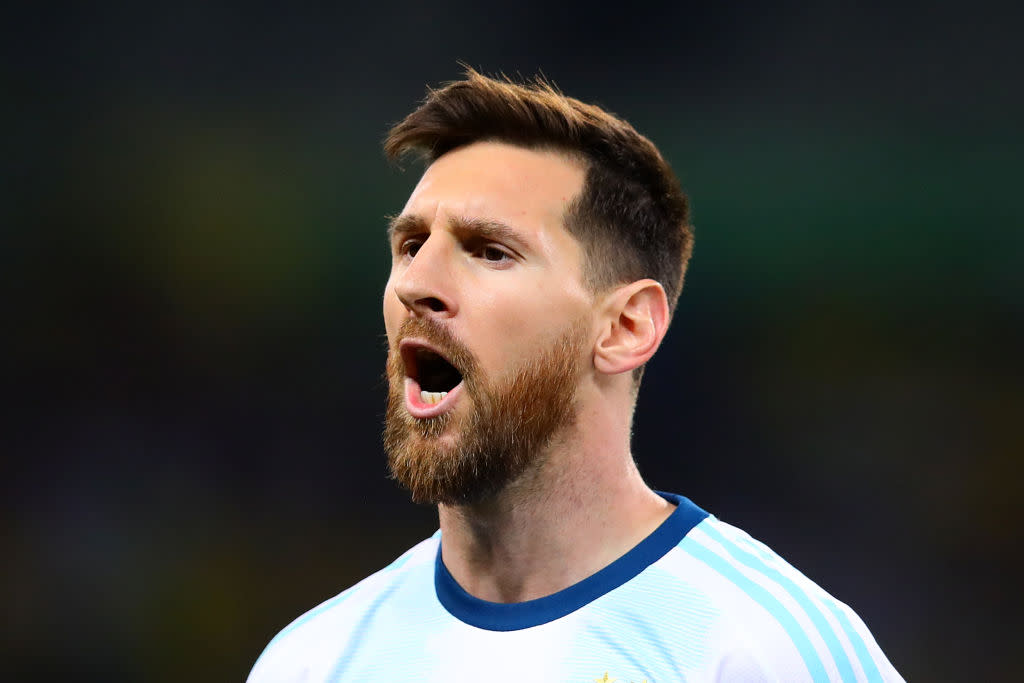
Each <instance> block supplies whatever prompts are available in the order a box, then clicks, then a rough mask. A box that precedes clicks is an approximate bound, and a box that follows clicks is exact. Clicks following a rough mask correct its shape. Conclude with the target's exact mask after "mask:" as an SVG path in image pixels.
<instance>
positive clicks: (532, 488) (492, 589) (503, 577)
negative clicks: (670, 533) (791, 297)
mask: <svg viewBox="0 0 1024 683" xmlns="http://www.w3.org/2000/svg"><path fill="white" fill-rule="evenodd" d="M592 417H593V416H592ZM586 422H587V423H588V425H590V426H593V425H595V424H596V425H600V424H602V423H601V422H600V421H594V420H587V421H586ZM603 424H605V425H608V424H609V423H608V422H605V423H603ZM607 431H608V430H607V429H605V430H601V429H588V430H582V429H580V428H579V427H575V428H572V429H571V432H572V433H571V434H569V435H566V436H565V438H562V439H559V440H558V441H557V445H556V446H554V447H552V448H551V449H550V450H549V452H548V453H546V454H545V457H544V458H543V459H542V460H541V462H542V464H541V465H539V466H538V467H537V468H536V469H535V470H533V471H531V472H528V473H527V474H526V475H524V476H523V477H521V478H520V479H519V480H517V481H515V482H514V483H513V484H511V485H510V486H508V487H507V488H506V489H505V490H504V491H502V492H501V493H500V494H499V495H497V496H495V497H493V498H491V499H488V500H486V501H484V502H481V503H477V504H472V505H461V506H445V505H442V506H440V509H439V513H440V521H441V531H442V536H441V544H442V556H443V558H444V563H445V566H446V567H447V569H448V571H449V572H450V573H451V574H452V576H453V577H454V579H455V580H456V581H457V582H458V583H459V585H461V586H462V587H463V588H464V589H465V590H466V591H467V592H468V593H469V594H470V595H473V596H474V597H477V598H480V599H482V600H488V601H491V602H522V601H525V600H533V599H536V598H540V597H544V596H546V595H551V594H552V593H556V592H558V591H560V590H562V589H564V588H567V587H569V586H571V585H573V584H574V583H576V582H578V581H581V580H582V579H585V578H586V577H588V576H590V575H591V574H593V573H595V572H597V571H599V570H600V569H602V568H603V567H605V566H607V565H609V564H610V563H612V562H613V561H615V560H616V559H618V558H619V557H621V556H622V555H623V554H625V553H626V552H627V551H628V550H629V549H631V548H632V547H633V546H635V545H636V544H637V543H639V542H640V541H642V540H643V539H644V538H645V537H646V536H647V535H648V534H650V533H651V532H652V531H654V530H655V529H656V528H657V527H658V525H659V524H661V523H662V522H663V521H664V520H665V519H666V518H667V517H668V516H669V515H670V514H671V512H672V510H673V509H674V508H673V506H672V505H671V504H670V503H668V502H667V501H666V500H664V499H663V498H661V496H659V495H657V494H656V493H654V492H653V491H652V490H651V489H650V488H648V487H647V485H646V484H644V482H643V480H642V479H641V477H640V473H639V472H638V471H637V469H636V466H635V464H634V463H633V459H632V457H631V455H630V452H629V430H628V424H626V425H625V429H624V430H616V431H622V432H623V433H622V434H620V435H619V438H614V437H613V435H611V434H608V433H607Z"/></svg>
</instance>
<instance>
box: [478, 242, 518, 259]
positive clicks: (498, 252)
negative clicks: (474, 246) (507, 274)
mask: <svg viewBox="0 0 1024 683" xmlns="http://www.w3.org/2000/svg"><path fill="white" fill-rule="evenodd" d="M478 253H479V255H480V258H482V259H483V260H485V261H489V262H491V263H504V262H506V261H511V260H512V255H511V254H509V253H508V252H507V251H505V250H504V249H502V248H501V247H498V246H496V245H493V244H488V245H486V246H484V247H481V248H480V251H479V252H478Z"/></svg>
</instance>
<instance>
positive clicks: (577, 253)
mask: <svg viewBox="0 0 1024 683" xmlns="http://www.w3.org/2000/svg"><path fill="white" fill-rule="evenodd" d="M582 186H583V170H582V168H581V167H580V166H579V165H578V164H576V163H574V162H571V161H569V160H567V159H566V158H565V157H563V156H561V155H559V154H556V153H553V152H546V151H531V150H526V149H522V148H519V147H514V146H510V145H506V144H502V143H490V142H487V143H476V144H473V145H469V146H467V147H463V148H459V149H457V150H454V151H452V152H449V153H448V154H445V155H444V156H442V157H441V158H440V159H438V160H437V161H435V162H434V163H433V164H432V165H431V166H430V167H429V168H428V169H427V171H426V172H425V173H424V175H423V177H422V179H421V180H420V183H419V185H417V187H416V189H415V190H414V191H413V193H412V195H411V196H410V198H409V201H408V202H407V204H406V206H405V208H404V209H403V211H402V213H401V215H400V216H399V217H398V218H397V219H395V221H394V222H393V225H392V235H391V237H392V239H391V249H392V269H391V277H390V278H389V280H388V284H387V287H386V289H385V292H384V321H385V327H386V328H387V334H388V341H389V353H388V380H389V385H390V386H389V389H390V390H389V397H388V412H387V424H386V428H385V434H384V440H385V446H386V448H387V450H388V458H389V464H390V466H391V469H392V473H393V475H394V476H395V478H396V479H398V480H399V482H400V483H402V484H403V485H405V486H406V487H407V488H409V489H410V490H411V491H412V494H413V499H414V500H417V501H419V502H431V503H447V504H457V503H467V502H473V501H477V500H481V499H483V498H486V497H487V496H489V495H492V494H494V493H496V492H498V491H500V490H501V489H503V488H504V487H505V486H506V485H507V484H508V483H510V482H511V481H513V480H515V479H516V478H517V477H519V475H521V474H522V473H523V472H525V471H527V470H529V469H530V468H531V467H535V466H537V465H538V464H539V461H538V457H539V456H540V454H541V453H542V452H543V450H544V449H545V447H546V446H547V445H548V444H549V443H550V441H551V439H552V438H553V437H555V436H556V435H557V434H558V433H559V432H560V430H562V429H563V428H565V427H566V426H567V425H569V424H570V423H571V422H572V420H573V418H574V416H575V405H574V399H575V397H576V389H577V387H578V385H579V382H580V379H581V376H582V375H581V373H582V372H584V371H585V370H586V369H587V368H588V367H590V365H589V363H590V362H591V353H590V352H591V349H590V341H591V338H590V336H591V325H592V313H593V303H594V302H593V296H592V294H591V293H590V292H589V291H588V290H587V289H586V287H585V285H584V284H583V277H582V270H581V269H582V266H583V252H582V249H581V248H580V246H579V244H578V243H577V242H576V240H575V239H574V238H573V237H572V236H570V235H569V234H568V232H566V231H565V229H564V227H563V216H564V213H565V209H566V206H567V205H568V204H569V202H571V201H572V200H573V198H574V197H576V195H577V194H578V193H579V191H580V189H581V188H582Z"/></svg>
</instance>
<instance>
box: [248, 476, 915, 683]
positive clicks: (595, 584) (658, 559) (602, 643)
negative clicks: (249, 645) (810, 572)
mask: <svg viewBox="0 0 1024 683" xmlns="http://www.w3.org/2000/svg"><path fill="white" fill-rule="evenodd" d="M661 495H662V496H664V497H665V498H666V499H668V500H669V501H670V502H672V503H675V504H676V506H677V507H676V510H675V511H674V512H673V513H672V514H671V515H670V516H669V518H668V519H667V520H665V522H663V523H662V524H661V525H660V526H659V527H658V528H657V529H656V530H655V531H654V532H653V533H651V534H650V535H649V536H648V537H647V538H645V539H644V540H643V541H641V542H640V543H639V544H638V545H637V546H636V547H634V548H633V549H632V550H630V551H629V552H627V553H626V554H625V555H623V556H622V557H620V558H619V559H618V560H616V561H615V562H613V563H612V564H610V565H608V566H607V567H605V568H604V569H602V570H601V571H599V572H597V573H596V574H594V575H592V576H590V577H588V578H586V579H584V580H582V581H580V582H579V583H576V584H574V585H572V586H570V587H568V588H566V589H565V590H562V591H559V592H558V593H555V594H553V595H549V596H547V597H544V598H540V599H537V600H530V601H527V602H520V603H509V604H504V603H494V602H487V601H484V600H480V599H478V598H475V597H473V596H472V595H470V594H469V593H467V592H466V591H464V590H463V589H462V588H461V587H460V586H459V584H458V583H456V581H455V580H454V579H453V578H452V576H451V574H450V573H449V572H448V570H447V569H446V568H445V565H444V562H443V560H442V558H441V545H440V541H441V532H440V531H438V532H437V533H435V534H434V535H433V536H432V537H431V538H429V539H427V540H425V541H423V542H422V543H420V544H419V545H417V546H415V547H414V548H412V549H411V550H409V551H408V552H406V553H405V554H404V555H402V556H401V557H399V558H398V559H397V560H395V562H393V563H392V564H391V565H390V566H388V567H386V568H385V569H383V570H381V571H379V572H377V573H376V574H374V575H372V576H370V577H368V578H367V579H365V580H363V581H362V582H360V583H358V584H356V585H355V586H353V587H352V588H349V589H348V590H346V591H345V592H343V593H341V594H340V595H338V596H337V597H335V598H333V599H331V600H328V601H327V602H325V603H323V604H322V605H320V606H319V607H316V608H314V609H313V610H311V611H309V612H308V613H306V614H305V615H303V616H302V617H299V618H298V619H297V620H296V621H295V622H293V623H292V624H291V625H290V626H288V627H287V628H285V629H284V630H283V631H281V633H280V634H278V635H277V637H276V638H274V639H273V640H272V641H271V642H270V644H269V645H268V646H267V648H266V650H264V652H263V654H262V655H261V656H260V658H259V660H257V662H256V664H255V666H254V667H253V669H252V672H251V673H250V675H249V683H284V682H292V681H295V682H297V681H303V682H305V683H312V682H314V681H316V682H318V681H332V682H334V681H337V682H339V683H348V682H350V681H367V682H369V681H416V682H423V683H428V682H430V683H434V682H436V683H441V682H443V683H470V682H472V683H524V682H526V681H552V682H559V683H563V682H564V683H591V682H592V681H595V682H597V683H611V682H612V681H618V682H619V683H627V682H629V683H642V682H643V681H646V683H670V682H677V681H745V682H746V681H785V682H786V683H790V682H794V683H795V682H800V681H815V682H817V681H849V682H853V681H862V682H863V681H870V682H875V681H902V680H903V679H902V678H901V677H900V675H899V674H898V673H897V672H896V671H895V669H894V668H893V667H892V665H891V664H890V663H889V661H888V660H887V659H886V657H885V655H884V654H883V653H882V651H881V650H880V649H879V647H878V645H877V644H876V643H875V640H874V638H872V637H871V634H870V633H869V632H868V629H867V628H866V627H865V626H864V623H863V622H862V621H861V620H860V619H859V618H858V617H857V615H856V614H854V612H853V611H852V610H851V609H850V608H849V607H847V606H846V605H844V604H842V603H841V602H839V601H837V600H836V599H834V598H833V597H832V596H830V595H829V594H828V593H826V592H825V591H824V590H822V589H821V588H819V587H818V586H817V585H816V584H814V583H813V582H812V581H810V580H809V579H807V578H806V577H805V576H804V575H803V574H801V573H800V572H799V571H797V570H796V569H794V568H793V567H792V566H790V565H789V564H788V563H787V562H786V561H785V560H783V559H782V558H781V557H779V556H778V555H776V554H775V553H774V552H772V551H771V550H770V549H769V548H768V547H767V546H765V545H763V544H762V543H759V542H758V541H755V540H754V539H752V538H751V537H750V536H748V535H747V534H746V533H744V532H743V531H741V530H739V529H737V528H735V527H732V526H730V525H728V524H726V523H724V522H721V521H719V520H718V519H716V518H715V517H713V516H711V515H708V513H706V512H704V511H703V510H701V509H700V508H699V507H697V506H696V505H694V504H693V503H692V502H690V501H689V500H688V499H686V498H683V497H682V496H676V495H672V494H665V493H662V494H661Z"/></svg>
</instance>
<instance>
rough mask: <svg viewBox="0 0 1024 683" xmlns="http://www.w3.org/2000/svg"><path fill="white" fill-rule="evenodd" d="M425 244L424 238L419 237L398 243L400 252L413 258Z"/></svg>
mask: <svg viewBox="0 0 1024 683" xmlns="http://www.w3.org/2000/svg"><path fill="white" fill-rule="evenodd" d="M422 246H423V240H422V239H421V238H419V237H411V238H409V239H407V240H405V241H403V242H402V243H401V244H400V245H398V253H399V254H400V255H402V256H408V257H409V258H413V257H414V256H416V253H417V252H418V251H419V250H420V247H422Z"/></svg>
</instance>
